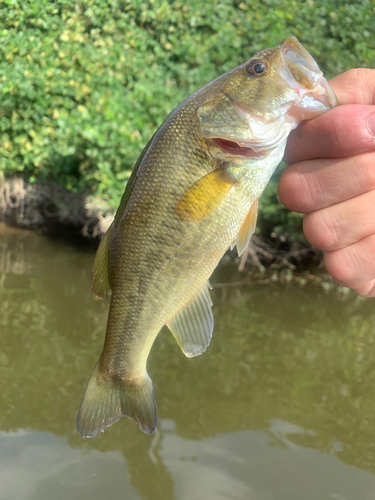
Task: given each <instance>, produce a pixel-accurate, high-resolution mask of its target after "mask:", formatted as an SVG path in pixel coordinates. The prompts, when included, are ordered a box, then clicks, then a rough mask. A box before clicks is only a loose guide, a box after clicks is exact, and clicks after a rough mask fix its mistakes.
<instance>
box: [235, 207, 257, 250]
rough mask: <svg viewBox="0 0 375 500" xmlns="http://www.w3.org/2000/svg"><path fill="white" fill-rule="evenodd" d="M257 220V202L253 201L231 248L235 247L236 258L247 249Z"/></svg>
mask: <svg viewBox="0 0 375 500" xmlns="http://www.w3.org/2000/svg"><path fill="white" fill-rule="evenodd" d="M257 218H258V200H255V201H254V203H253V204H252V205H251V208H250V210H249V213H248V214H247V215H246V219H245V220H244V222H243V224H242V226H241V229H240V232H239V233H238V235H237V238H236V239H235V241H234V243H233V245H232V248H233V247H234V245H237V252H238V256H240V255H241V254H242V253H243V251H244V250H245V249H246V248H247V246H248V244H249V243H250V238H251V236H252V234H253V233H254V231H255V226H256V223H257Z"/></svg>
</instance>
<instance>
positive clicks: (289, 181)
mask: <svg viewBox="0 0 375 500" xmlns="http://www.w3.org/2000/svg"><path fill="white" fill-rule="evenodd" d="M278 194H279V198H280V201H281V202H282V203H283V204H284V205H285V206H286V207H287V208H289V209H290V210H293V211H295V212H300V213H304V212H305V211H306V200H307V199H308V197H309V189H308V186H307V183H306V179H305V175H304V174H303V173H301V172H299V171H298V169H297V168H296V167H294V166H293V167H288V169H287V170H286V171H285V172H284V173H283V175H282V176H281V178H280V182H279V187H278Z"/></svg>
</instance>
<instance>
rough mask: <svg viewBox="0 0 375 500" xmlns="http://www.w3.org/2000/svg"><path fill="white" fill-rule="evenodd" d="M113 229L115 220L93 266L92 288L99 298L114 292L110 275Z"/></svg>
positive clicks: (102, 242) (100, 246)
mask: <svg viewBox="0 0 375 500" xmlns="http://www.w3.org/2000/svg"><path fill="white" fill-rule="evenodd" d="M112 231H113V222H112V224H111V225H110V226H109V228H108V229H107V232H106V233H105V236H104V238H103V239H102V241H101V242H100V244H99V246H98V249H97V251H96V255H95V259H94V265H93V267H92V273H91V290H92V292H93V294H94V295H95V298H97V299H105V298H106V297H109V296H110V295H111V293H112V290H111V287H110V285H109V275H108V259H109V243H110V239H111V236H112Z"/></svg>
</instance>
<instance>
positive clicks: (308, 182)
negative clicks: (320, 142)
mask: <svg viewBox="0 0 375 500" xmlns="http://www.w3.org/2000/svg"><path fill="white" fill-rule="evenodd" d="M373 189H375V152H371V153H364V154H360V155H356V156H352V157H349V158H339V159H337V160H332V159H320V160H309V161H303V162H300V163H296V164H295V165H291V166H290V167H288V168H287V169H285V170H284V172H283V173H282V175H281V178H280V181H279V186H278V195H279V198H280V200H281V203H283V204H284V205H285V206H286V207H287V208H289V209H290V210H293V211H294V212H300V213H308V212H312V211H314V210H320V209H321V208H325V207H328V206H330V205H332V204H333V203H339V202H342V201H345V200H348V199H350V198H353V197H354V196H358V195H361V194H364V193H367V192H369V191H371V190H373Z"/></svg>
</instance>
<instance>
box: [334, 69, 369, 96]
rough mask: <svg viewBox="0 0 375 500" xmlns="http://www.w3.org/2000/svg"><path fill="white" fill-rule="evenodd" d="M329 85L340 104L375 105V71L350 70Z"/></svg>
mask: <svg viewBox="0 0 375 500" xmlns="http://www.w3.org/2000/svg"><path fill="white" fill-rule="evenodd" d="M329 83H330V85H331V87H332V89H333V91H334V92H335V94H336V95H337V98H338V100H339V102H340V104H375V69H367V68H356V69H350V70H349V71H346V72H345V73H342V74H341V75H338V76H336V77H335V78H333V79H332V80H330V82H329Z"/></svg>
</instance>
